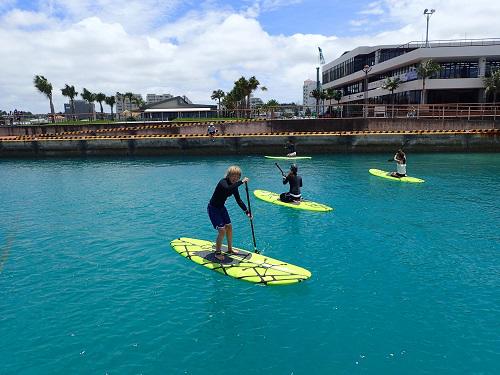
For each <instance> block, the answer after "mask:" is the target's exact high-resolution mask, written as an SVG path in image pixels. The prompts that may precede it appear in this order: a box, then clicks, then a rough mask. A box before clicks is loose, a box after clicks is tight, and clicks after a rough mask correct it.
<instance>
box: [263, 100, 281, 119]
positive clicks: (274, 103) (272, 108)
mask: <svg viewBox="0 0 500 375" xmlns="http://www.w3.org/2000/svg"><path fill="white" fill-rule="evenodd" d="M279 105H280V103H278V101H277V100H275V99H271V100H269V101H268V102H267V103H266V108H268V110H270V111H271V118H274V111H275V110H276V109H277V108H278V107H279Z"/></svg>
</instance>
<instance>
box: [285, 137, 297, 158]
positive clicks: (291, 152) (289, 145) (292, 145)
mask: <svg viewBox="0 0 500 375" xmlns="http://www.w3.org/2000/svg"><path fill="white" fill-rule="evenodd" d="M285 148H286V149H288V153H287V154H286V156H288V157H289V158H293V157H294V156H297V152H296V151H295V143H293V142H292V141H290V140H288V141H287V142H286V145H285Z"/></svg>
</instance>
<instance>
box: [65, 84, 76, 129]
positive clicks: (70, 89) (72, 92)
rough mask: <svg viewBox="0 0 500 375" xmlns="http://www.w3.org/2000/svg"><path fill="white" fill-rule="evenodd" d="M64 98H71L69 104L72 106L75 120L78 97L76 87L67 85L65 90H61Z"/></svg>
mask: <svg viewBox="0 0 500 375" xmlns="http://www.w3.org/2000/svg"><path fill="white" fill-rule="evenodd" d="M61 93H62V94H63V96H66V97H68V98H69V104H70V106H71V113H72V115H73V120H74V119H75V97H76V96H77V95H78V93H77V92H76V89H75V86H70V85H68V84H66V86H64V88H63V89H61Z"/></svg>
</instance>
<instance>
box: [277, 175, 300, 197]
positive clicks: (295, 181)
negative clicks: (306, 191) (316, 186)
mask: <svg viewBox="0 0 500 375" xmlns="http://www.w3.org/2000/svg"><path fill="white" fill-rule="evenodd" d="M287 183H289V184H290V191H289V192H288V193H282V194H281V195H280V200H281V201H283V202H292V201H298V200H300V196H301V192H300V188H301V187H302V177H300V176H298V175H295V174H293V173H289V174H288V176H286V177H284V178H283V185H286V184H287Z"/></svg>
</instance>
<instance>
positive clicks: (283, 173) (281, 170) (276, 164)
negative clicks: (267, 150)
mask: <svg viewBox="0 0 500 375" xmlns="http://www.w3.org/2000/svg"><path fill="white" fill-rule="evenodd" d="M274 165H275V166H277V167H278V169H279V170H280V172H281V174H282V175H283V177H285V172H283V169H281V167H280V166H279V165H278V163H274Z"/></svg>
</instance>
